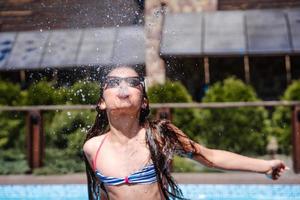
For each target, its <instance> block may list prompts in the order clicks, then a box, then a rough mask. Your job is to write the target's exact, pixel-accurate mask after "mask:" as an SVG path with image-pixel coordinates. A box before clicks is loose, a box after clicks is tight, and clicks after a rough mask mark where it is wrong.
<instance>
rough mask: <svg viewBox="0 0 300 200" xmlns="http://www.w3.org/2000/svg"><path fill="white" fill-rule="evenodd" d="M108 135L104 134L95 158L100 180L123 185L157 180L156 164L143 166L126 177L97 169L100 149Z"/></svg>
mask: <svg viewBox="0 0 300 200" xmlns="http://www.w3.org/2000/svg"><path fill="white" fill-rule="evenodd" d="M106 137H107V135H106V136H104V138H103V140H102V142H101V144H100V145H99V147H98V150H97V153H96V156H95V159H94V160H93V169H94V171H95V174H96V177H98V178H99V180H100V182H102V183H103V184H105V185H121V184H151V183H155V182H157V179H156V171H155V168H154V164H149V165H146V166H145V167H143V169H141V170H139V171H137V172H135V173H132V174H130V175H129V176H126V177H124V178H115V177H111V176H105V175H104V174H102V173H101V172H100V171H99V170H97V169H96V160H97V157H98V153H99V150H100V149H101V146H102V145H103V143H104V141H105V139H106Z"/></svg>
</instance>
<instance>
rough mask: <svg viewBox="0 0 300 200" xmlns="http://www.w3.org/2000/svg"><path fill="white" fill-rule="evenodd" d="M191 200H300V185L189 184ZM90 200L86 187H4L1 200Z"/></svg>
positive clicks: (186, 193) (185, 190)
mask: <svg viewBox="0 0 300 200" xmlns="http://www.w3.org/2000/svg"><path fill="white" fill-rule="evenodd" d="M180 187H181V188H182V191H183V193H184V196H185V197H186V198H188V199H191V200H231V199H233V200H300V185H286V184H284V185H283V184H282V185H281V184H276V185H258V184H255V185H253V184H239V185H236V184H234V185H233V184H226V185H223V184H197V185H195V184H185V185H180ZM19 199H20V200H21V199H22V200H38V199H39V200H71V199H72V200H86V199H88V198H87V191H86V185H84V184H68V185H0V200H19Z"/></svg>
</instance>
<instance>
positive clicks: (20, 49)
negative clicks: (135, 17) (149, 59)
mask: <svg viewBox="0 0 300 200" xmlns="http://www.w3.org/2000/svg"><path fill="white" fill-rule="evenodd" d="M144 63H145V35H144V28H143V27H142V26H130V27H119V28H93V29H78V30H76V29H74V30H55V31H26V32H2V33H0V70H20V69H43V68H67V67H78V66H80V67H86V66H106V65H116V64H128V65H143V64H144Z"/></svg>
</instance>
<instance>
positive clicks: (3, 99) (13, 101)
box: [0, 80, 21, 106]
mask: <svg viewBox="0 0 300 200" xmlns="http://www.w3.org/2000/svg"><path fill="white" fill-rule="evenodd" d="M20 97H21V89H20V86H19V85H16V84H13V83H10V82H6V81H1V80H0V105H7V106H15V105H18V103H19V101H20Z"/></svg>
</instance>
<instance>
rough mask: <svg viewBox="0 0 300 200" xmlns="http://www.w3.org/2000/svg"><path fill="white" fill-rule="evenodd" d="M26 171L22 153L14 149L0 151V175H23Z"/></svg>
mask: <svg viewBox="0 0 300 200" xmlns="http://www.w3.org/2000/svg"><path fill="white" fill-rule="evenodd" d="M28 171H29V167H28V164H27V161H26V157H25V154H24V152H22V151H20V150H16V149H10V150H2V151H0V174H2V175H6V174H24V173H26V172H28Z"/></svg>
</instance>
